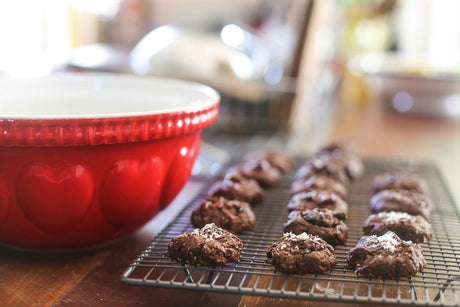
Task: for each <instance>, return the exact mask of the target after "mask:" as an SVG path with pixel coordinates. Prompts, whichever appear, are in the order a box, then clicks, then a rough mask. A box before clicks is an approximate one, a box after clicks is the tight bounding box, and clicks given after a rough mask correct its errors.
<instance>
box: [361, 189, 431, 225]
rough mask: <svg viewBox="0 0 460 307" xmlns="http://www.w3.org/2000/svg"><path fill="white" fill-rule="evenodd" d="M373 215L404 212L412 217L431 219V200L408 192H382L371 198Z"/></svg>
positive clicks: (416, 193)
mask: <svg viewBox="0 0 460 307" xmlns="http://www.w3.org/2000/svg"><path fill="white" fill-rule="evenodd" d="M370 207H371V211H372V213H378V212H382V211H385V212H388V211H402V212H407V213H409V214H412V215H422V216H423V217H424V218H425V219H427V220H428V219H429V216H430V209H431V207H432V204H431V200H430V199H429V198H428V197H427V196H425V195H423V194H420V193H418V192H412V191H408V190H382V191H380V192H378V193H377V194H375V195H374V196H372V198H371V205H370Z"/></svg>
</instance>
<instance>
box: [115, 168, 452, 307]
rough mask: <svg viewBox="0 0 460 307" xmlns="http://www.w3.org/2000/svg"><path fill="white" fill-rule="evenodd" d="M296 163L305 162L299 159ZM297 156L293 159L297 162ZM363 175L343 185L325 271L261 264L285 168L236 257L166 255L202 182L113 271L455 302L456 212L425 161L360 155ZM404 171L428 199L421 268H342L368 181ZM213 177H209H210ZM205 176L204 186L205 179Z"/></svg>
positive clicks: (298, 293) (131, 279) (279, 214)
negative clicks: (203, 260)
mask: <svg viewBox="0 0 460 307" xmlns="http://www.w3.org/2000/svg"><path fill="white" fill-rule="evenodd" d="M302 161H305V159H304V160H302ZM302 161H298V162H299V163H300V162H302ZM365 166H366V173H365V175H364V176H363V177H362V178H360V179H358V180H357V181H355V182H353V183H352V184H351V186H350V196H349V199H348V204H349V217H348V219H347V225H348V227H349V239H348V241H347V244H346V245H345V246H337V247H336V250H335V253H336V258H337V263H336V265H335V267H334V269H333V270H332V271H331V272H329V273H326V274H317V275H302V276H300V275H285V274H281V273H279V272H276V271H275V270H274V268H273V267H272V266H271V265H270V264H269V263H268V262H267V258H266V250H267V248H268V247H269V246H270V245H271V244H272V243H273V242H274V241H276V240H277V239H279V237H280V236H281V235H282V229H283V223H284V222H285V220H286V218H287V214H288V212H287V210H286V204H287V200H288V198H289V192H288V190H289V185H290V183H291V182H292V181H293V174H291V175H287V176H285V177H284V179H283V180H282V182H281V184H280V185H279V186H278V187H276V188H273V189H269V190H266V199H265V201H264V203H262V204H260V205H257V206H254V207H253V209H254V213H255V215H256V218H257V221H256V225H255V227H254V229H253V230H251V231H246V232H244V233H242V234H240V235H239V237H240V239H241V240H242V241H243V244H244V248H243V252H242V254H241V257H240V260H239V262H238V263H234V264H228V265H225V266H218V267H213V268H207V267H192V266H186V265H181V264H180V263H178V262H175V261H172V260H171V259H170V258H169V257H168V256H167V246H168V243H169V242H170V240H171V239H172V238H173V237H175V236H177V235H180V234H182V233H184V232H187V231H191V230H193V227H192V225H191V223H190V215H191V212H192V211H193V210H194V209H195V208H196V207H197V206H198V205H199V204H200V203H201V202H202V200H203V199H204V198H205V197H206V190H207V187H205V188H204V189H203V192H202V193H200V195H198V196H197V198H195V199H194V200H193V201H192V202H191V203H190V204H189V205H188V206H186V207H185V208H184V210H183V211H182V212H181V213H180V214H179V215H178V216H177V218H176V219H174V220H173V221H172V222H171V223H170V224H169V225H168V226H167V227H166V228H165V229H164V230H163V231H162V232H161V233H160V234H159V235H158V236H157V237H156V238H155V239H154V240H153V241H152V242H151V244H150V245H148V246H147V247H146V249H145V250H144V251H143V252H142V253H141V254H140V255H139V257H138V258H137V259H135V260H134V261H133V262H132V264H131V265H130V267H129V268H128V269H127V271H126V272H125V273H124V274H123V275H122V276H121V280H122V281H123V282H125V283H130V284H138V285H145V286H155V287H168V288H182V289H192V290H204V291H218V292H225V293H237V294H247V295H261V296H276V297H282V298H296V299H310V300H327V301H341V302H354V303H370V302H374V303H380V304H396V305H442V306H459V305H460V267H459V266H460V217H459V214H458V211H457V208H456V206H455V204H454V202H453V199H452V197H451V195H450V194H449V192H448V190H447V188H446V185H445V183H444V181H443V179H442V177H441V175H440V173H439V171H438V169H437V168H436V166H434V165H433V164H431V163H427V162H417V161H394V160H365ZM398 170H405V171H410V172H413V173H415V174H418V175H420V176H421V177H422V178H424V179H426V181H427V183H428V185H429V187H430V197H431V198H432V200H433V202H434V203H435V208H434V209H433V211H432V219H431V224H432V226H433V230H434V237H433V240H432V241H430V242H429V243H424V244H422V248H423V254H424V256H425V259H426V261H427V267H426V268H425V269H424V270H423V272H421V273H418V274H417V275H416V276H414V277H412V278H410V279H399V280H380V279H371V278H366V277H362V276H357V275H356V274H355V273H354V272H353V271H351V270H349V269H347V268H346V255H347V252H348V250H349V249H350V248H352V247H354V246H355V245H356V243H357V241H358V240H359V238H360V237H361V236H362V232H361V226H362V224H363V222H364V220H365V219H366V218H367V216H368V214H369V211H368V206H369V200H370V198H371V191H370V185H371V182H372V179H373V178H374V177H375V176H376V175H377V174H379V173H382V172H385V171H398ZM214 181H215V180H212V182H214ZM212 182H209V184H212Z"/></svg>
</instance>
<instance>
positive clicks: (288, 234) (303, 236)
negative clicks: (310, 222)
mask: <svg viewBox="0 0 460 307" xmlns="http://www.w3.org/2000/svg"><path fill="white" fill-rule="evenodd" d="M283 237H284V238H285V239H289V240H311V241H314V242H319V240H320V238H319V237H318V236H314V235H311V234H308V233H306V232H302V233H301V234H298V235H295V234H293V233H292V232H286V233H284V234H283Z"/></svg>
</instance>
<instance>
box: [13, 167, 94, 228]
mask: <svg viewBox="0 0 460 307" xmlns="http://www.w3.org/2000/svg"><path fill="white" fill-rule="evenodd" d="M93 191H94V184H93V178H92V176H91V173H90V171H89V170H88V169H87V168H86V167H84V166H83V165H80V164H75V165H65V166H61V167H55V166H50V165H47V164H42V163H37V164H31V165H29V166H26V167H25V168H24V170H23V172H22V174H21V175H20V177H19V182H18V185H17V191H16V192H17V195H18V200H19V204H20V206H21V208H22V210H23V212H24V214H25V215H26V216H27V217H28V218H29V220H30V221H31V222H32V223H33V224H34V225H36V226H37V227H38V228H40V229H41V230H43V231H45V232H48V233H51V234H62V233H65V232H67V231H69V230H71V229H72V228H73V227H75V226H76V225H77V224H78V223H79V222H80V221H81V220H82V219H83V217H84V215H85V213H86V211H87V210H88V208H89V207H90V205H91V200H92V197H93Z"/></svg>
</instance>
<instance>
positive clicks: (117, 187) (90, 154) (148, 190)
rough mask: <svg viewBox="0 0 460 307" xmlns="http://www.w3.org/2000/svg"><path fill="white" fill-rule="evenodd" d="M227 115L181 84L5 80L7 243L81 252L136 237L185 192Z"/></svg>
mask: <svg viewBox="0 0 460 307" xmlns="http://www.w3.org/2000/svg"><path fill="white" fill-rule="evenodd" d="M218 107H219V95H218V94H217V93H216V92H215V91H214V90H213V89H211V88H209V87H206V86H204V85H200V84H196V83H191V82H185V81H179V80H172V79H161V78H153V77H135V76H127V75H111V74H59V75H51V76H48V77H42V78H38V79H12V78H5V77H3V78H0V242H2V243H3V244H6V245H9V246H14V247H18V248H23V249H32V250H42V251H45V250H54V251H56V250H72V249H81V248H88V247H94V246H99V245H102V244H106V243H108V242H111V241H113V240H114V239H116V238H119V237H121V236H124V235H126V234H129V233H132V232H134V231H135V230H137V229H138V228H140V227H141V226H143V225H144V224H145V223H146V222H148V221H149V220H150V219H151V218H152V217H154V216H155V215H156V214H157V213H158V212H159V211H160V210H161V209H163V208H165V207H166V206H167V205H168V204H169V203H170V202H171V201H172V200H173V199H174V197H175V196H176V195H177V193H178V192H179V191H180V190H181V188H182V187H183V186H184V184H185V183H186V181H187V180H188V178H189V176H190V172H191V170H192V166H193V164H194V161H195V158H196V157H197V155H198V151H199V147H200V144H201V130H202V129H203V128H206V127H207V126H209V125H211V124H212V123H214V122H215V120H216V119H217V115H218Z"/></svg>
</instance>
